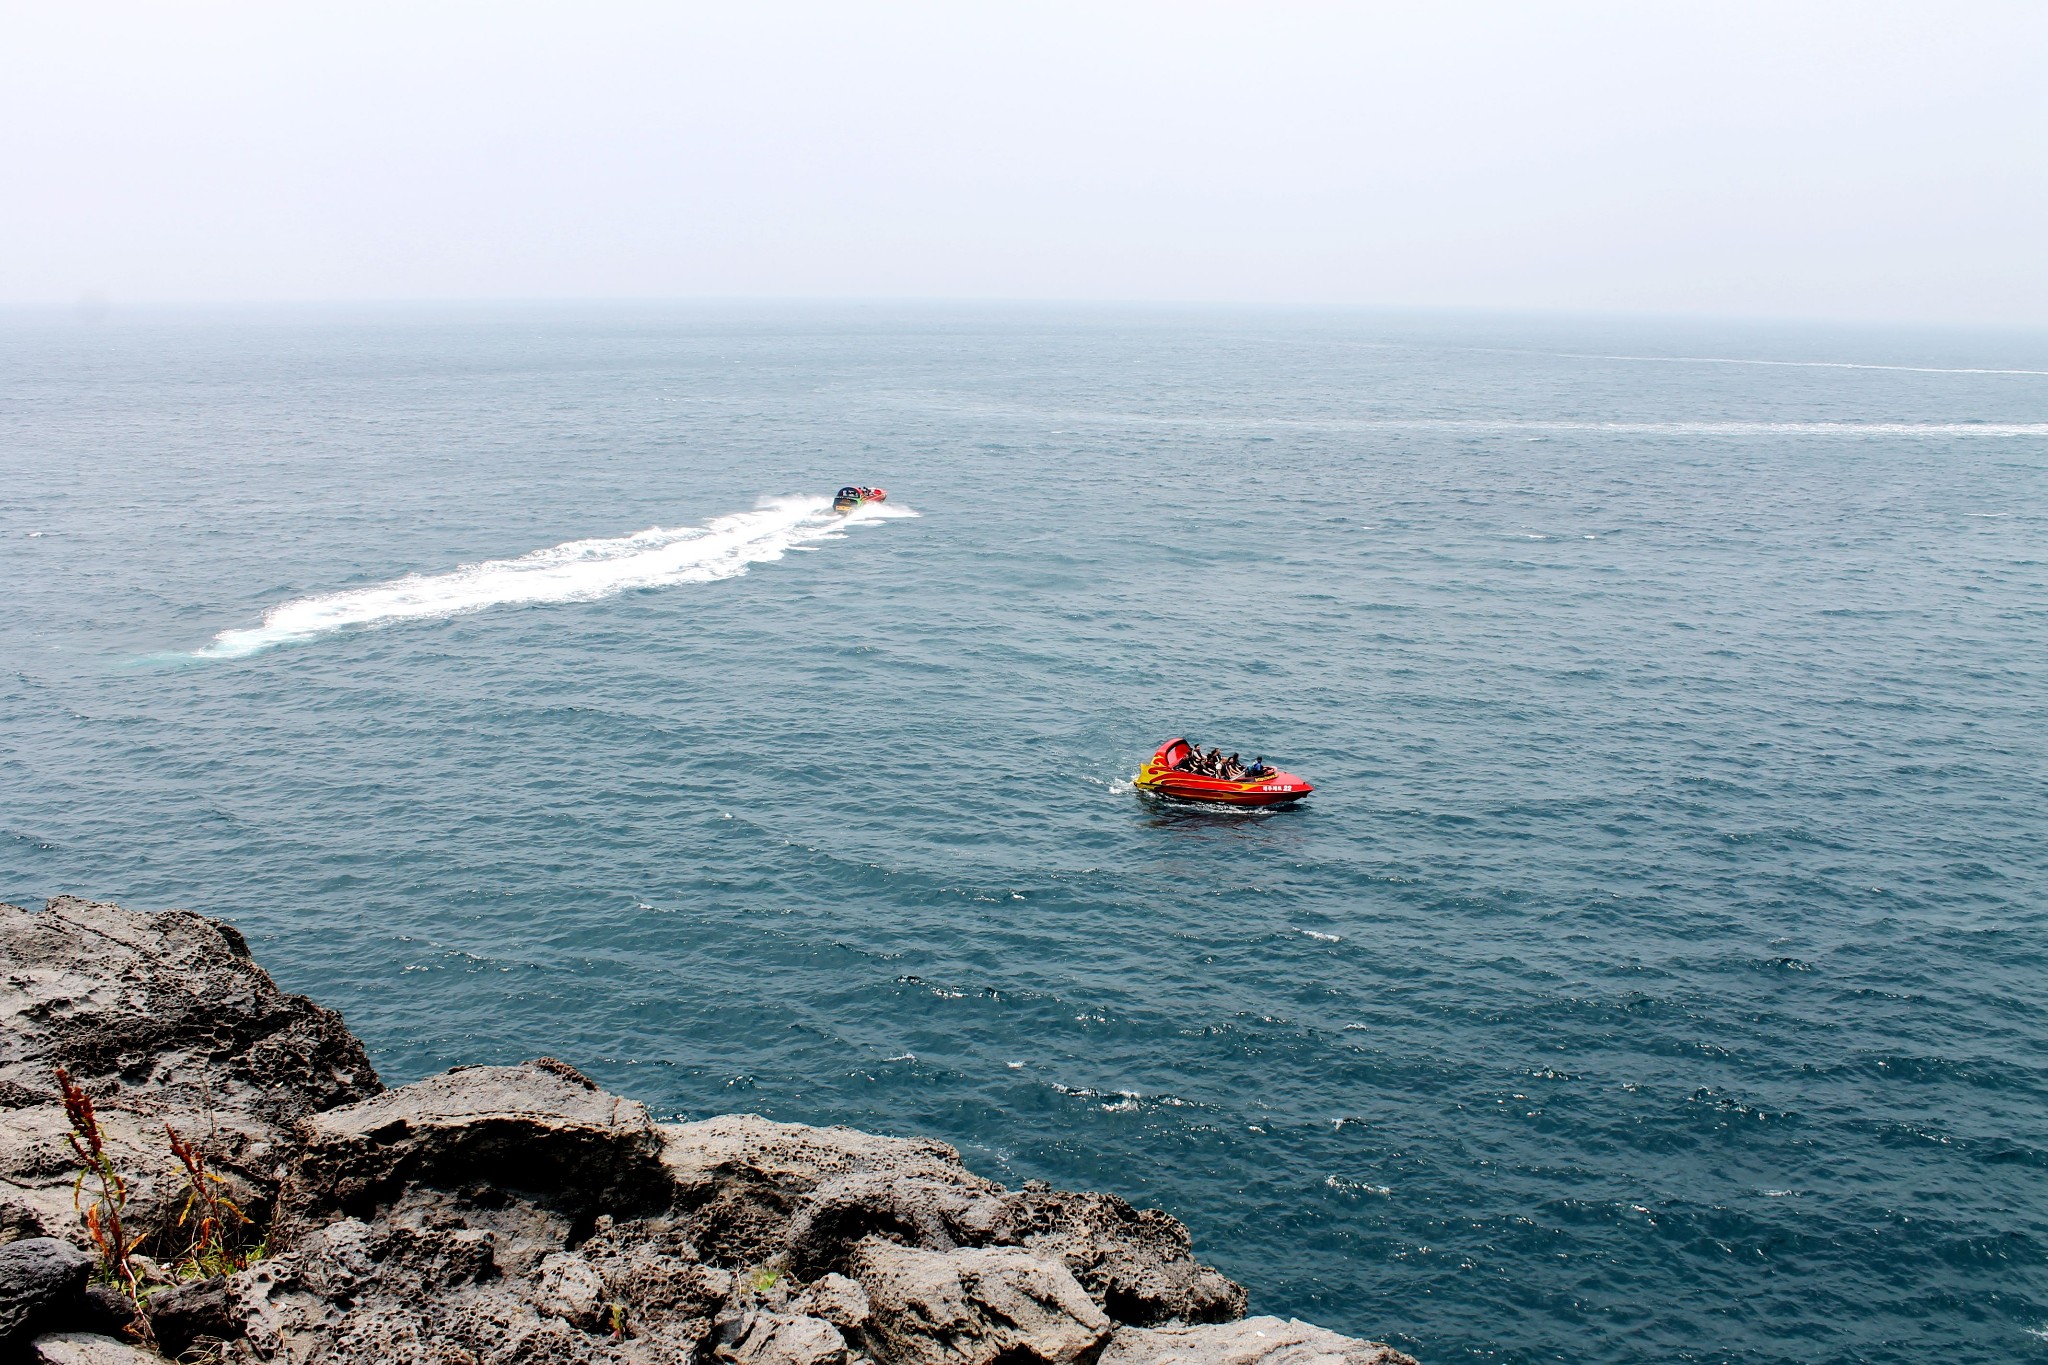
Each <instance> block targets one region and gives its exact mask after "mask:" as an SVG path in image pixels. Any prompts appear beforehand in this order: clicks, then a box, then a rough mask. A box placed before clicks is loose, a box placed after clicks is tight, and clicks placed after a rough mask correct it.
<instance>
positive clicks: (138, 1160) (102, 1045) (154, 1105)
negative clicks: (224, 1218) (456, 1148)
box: [0, 896, 380, 1237]
mask: <svg viewBox="0 0 2048 1365" xmlns="http://www.w3.org/2000/svg"><path fill="white" fill-rule="evenodd" d="M60 1066H61V1067H64V1068H66V1069H67V1070H68V1071H69V1072H70V1073H71V1075H72V1076H73V1077H74V1078H75V1079H76V1080H77V1081H78V1082H79V1084H80V1085H82V1086H83V1087H84V1088H85V1090H86V1091H87V1093H88V1094H90V1095H91V1096H92V1097H93V1100H94V1102H95V1105H96V1106H97V1109H98V1112H99V1118H100V1123H101V1126H102V1128H103V1130H104V1131H105V1134H106V1140H107V1145H108V1150H109V1153H110V1154H111V1155H112V1157H113V1159H114V1161H115V1164H116V1165H117V1166H118V1167H119V1168H120V1169H121V1170H122V1171H124V1172H125V1173H127V1175H128V1177H129V1182H130V1189H129V1194H130V1199H131V1208H130V1219H129V1221H130V1222H131V1223H132V1224H133V1225H135V1226H138V1227H160V1226H163V1225H164V1224H165V1222H166V1221H167V1219H168V1217H169V1216H170V1215H172V1214H174V1212H175V1209H174V1204H175V1203H176V1202H177V1201H178V1199H179V1198H180V1196H181V1195H182V1189H183V1182H182V1179H181V1177H180V1175H179V1172H178V1170H177V1166H176V1163H175V1161H174V1159H173V1158H172V1156H171V1153H170V1146H169V1142H168V1139H167V1137H166V1135H165V1133H164V1125H165V1123H166V1122H169V1123H172V1124H174V1125H175V1126H176V1127H177V1129H178V1131H179V1133H180V1134H181V1135H182V1136H184V1137H186V1138H188V1139H203V1140H204V1143H205V1146H206V1148H207V1150H208V1152H209V1154H210V1155H211V1157H212V1158H213V1164H214V1166H215V1168H216V1170H218V1171H219V1172H220V1173H221V1174H223V1175H224V1176H226V1177H228V1178H229V1179H230V1180H231V1182H232V1191H233V1193H234V1195H236V1196H237V1197H238V1198H239V1199H240V1200H242V1201H244V1202H245V1203H246V1204H247V1205H248V1206H250V1207H251V1208H252V1209H259V1210H260V1209H261V1208H263V1207H264V1206H266V1205H267V1204H268V1202H269V1199H270V1197H271V1195H272V1194H273V1193H274V1192H275V1190H276V1185H277V1179H278V1176H279V1174H280V1172H281V1169H282V1167H283V1166H284V1165H285V1164H286V1163H287V1162H289V1161H290V1160H291V1159H292V1157H293V1156H294V1155H295V1154H296V1151H297V1146H298V1144H297V1140H296V1138H295V1137H294V1135H293V1132H292V1125H293V1124H294V1123H296V1122H297V1120H299V1119H301V1118H303V1117H305V1116H306V1115H308V1114H311V1113H314V1112H317V1111H318V1110H321V1109H325V1108H328V1107H330V1106H332V1105H336V1104H341V1103H345V1102H347V1101H349V1100H354V1099H360V1098H362V1097H363V1096H365V1095H370V1094H374V1093H375V1092H376V1091H377V1090H378V1089H380V1086H379V1084H378V1081H377V1073H376V1071H375V1070H374V1069H372V1068H371V1066H370V1060H369V1057H368V1056H367V1055H366V1054H365V1053H364V1051H363V1046H362V1044H361V1043H359V1042H357V1041H356V1039H355V1037H354V1035H352V1034H351V1033H350V1032H349V1031H348V1029H347V1027H346V1026H345V1025H344V1024H343V1023H342V1021H341V1016H340V1015H338V1014H336V1013H334V1012H333V1011H332V1010H328V1009H323V1008H322V1007H321V1006H319V1005H316V1004H314V1003H313V1002H312V1001H310V1000H308V999H306V998H305V997H304V996H300V995H288V994H286V993H285V992H283V991H280V990H279V989H278V988H277V986H276V984H275V983H274V982H272V981H271V979H270V977H269V975H268V974H267V973H265V972H264V971H263V969H262V968H260V967H258V966H257V965H256V964H255V963H254V962H252V961H250V959H249V948H248V945H247V943H245V942H244V941H243V939H242V936H241V934H239V933H237V932H236V931H235V930H233V929H231V928H229V927H228V926H227V925H225V924H221V923H218V922H217V921H214V920H210V919H206V918H204V917H203V916H200V915H195V914H191V913H189V912H187V911H183V910H167V911H163V912H161V913H158V914H136V913H134V912H131V911H128V910H123V909H122V908H121V907H119V906H117V905H109V904H105V903H100V902H93V901H85V900H79V899H77V898H76V897H71V896H60V897H58V898H57V899H55V900H53V901H51V902H50V903H49V907H48V908H47V909H45V910H43V911H42V912H41V913H34V912H31V911H28V910H24V909H22V908H21V907H19V906H14V905H0V1237H4V1236H7V1235H10V1234H11V1235H14V1236H30V1235H35V1234H38V1233H48V1234H58V1235H62V1234H66V1233H70V1232H72V1231H74V1230H75V1229H77V1228H78V1226H79V1218H78V1213H77V1210H76V1208H75V1207H74V1206H73V1203H72V1178H73V1176H74V1175H75V1174H76V1166H75V1165H74V1163H73V1159H72V1156H71V1152H70V1149H69V1147H68V1145H67V1144H66V1142H65V1136H64V1135H65V1133H66V1132H67V1131H68V1125H67V1123H66V1121H65V1117H64V1108H63V1104H62V1101H61V1099H60V1097H59V1093H58V1088H57V1083H56V1079H55V1072H56V1069H57V1068H58V1067H60Z"/></svg>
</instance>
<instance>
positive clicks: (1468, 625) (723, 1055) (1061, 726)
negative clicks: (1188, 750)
mask: <svg viewBox="0 0 2048 1365" xmlns="http://www.w3.org/2000/svg"><path fill="white" fill-rule="evenodd" d="M1648 361H1658V362H1668V363H1654V364H1653V363H1645V362H1648ZM2044 371H2048V340H2044V339H2043V338H2040V337H2028V336H2024V335H2020V334H2003V335H1996V334H1991V335H1969V334H1963V333H1925V334H1915V333H1907V332H1879V331H1860V332H1839V331H1835V332H1830V331H1826V330H1821V329H1804V330H1801V329H1790V328H1785V329H1776V330H1764V329H1759V328H1747V329H1745V328H1739V327H1734V326H1710V325H1707V324H1688V325H1680V324H1657V325H1652V324H1647V323H1644V324H1621V323H1597V322H1587V321H1581V322H1563V321H1559V322H1542V321H1530V320H1488V319H1484V318H1462V319H1431V318H1426V317H1410V318H1399V317H1373V316H1366V315H1360V316H1356V317H1350V318H1339V317H1317V316H1311V315H1291V316H1281V315H1258V314H1251V313H1243V314H1225V313H1220V312H1218V313H1198V312H1179V313H1170V314H1167V313H1152V314H1148V313H1143V312H1138V311H1127V312H1111V311H1097V312H1091V313H1080V312H1059V311H1056V310H1049V309H1044V310H1028V309H1010V310H1006V311H994V310H989V311H981V312H974V311H968V310H954V311H942V310H925V311H921V312H920V311H915V310H908V309H904V310H895V311H891V310H886V309H879V308H866V309H857V308H851V307H849V308H841V309H830V308H822V307H816V308H804V307H796V306H794V305H792V306H788V307H782V308H757V309H743V308H738V307H734V308H725V309H711V308H701V309H695V310H683V309H669V310H662V309H651V308H650V309H639V310H626V309H619V310H611V311H599V310H582V311H577V310H569V309H558V310H552V311H550V310H543V309H528V310H512V309H503V310H495V311H494V310H471V311H469V312H465V313H453V312H449V313H441V314H435V313H430V312H425V311H418V312H386V313H369V312H359V313H342V312H335V313H330V314H314V313H291V314H287V313H278V314H268V315H263V314H251V315H247V316H240V317H235V316H219V315H217V316H209V317H199V316H180V315H172V314H165V315H158V316H137V317H134V318H130V319H127V320H118V319H117V320H116V321H115V322H113V323H109V324H107V325H103V326H86V325H54V324H44V323H39V322H35V321H33V320H22V319H15V320H11V321H7V322H5V323H0V380H4V382H0V463H4V466H5V472H6V475H7V478H6V480H5V485H4V488H0V586H4V591H5V602H6V609H5V611H4V612H0V646H4V648H5V651H6V657H7V667H6V669H5V670H4V672H0V792H4V793H5V795H4V798H0V898H4V899H7V900H12V901H17V902H32V901H34V900H35V899H36V898H39V897H42V896H46V895H50V894H55V893H60V892H77V893H81V894H88V895H94V896H99V897H104V898H108V899H118V900H121V901H123V902H126V903H128V904H131V905H134V906H138V907H157V906H169V905H181V906H188V907H191V908H194V909H199V910H203V911H206V912H208V913H212V914H216V915H220V916H222V917H224V918H227V919H230V920H232V921H234V922H235V923H236V924H238V925H240V926H241V927H242V928H243V929H244V930H246V931H247V932H248V933H249V935H250V938H251V940H252V943H253V946H254V947H255V950H256V951H257V953H258V955H259V956H260V957H261V959H262V960H263V961H264V963H265V964H266V965H267V966H269V967H270V968H271V969H272V970H273V972H274V973H275V974H276V975H277V977H278V978H279V980H280V982H281V983H282V984H284V985H285V986H287V987H288V988H290V989H294V990H301V991H306V992H309V993H311V994H313V995H314V996H316V997H317V998H319V999H321V1000H323V1001H325V1002H326V1003H329V1004H332V1005H334V1006H336V1007H338V1008H340V1009H341V1010H343V1011H344V1012H345V1013H346V1014H347V1016H348V1018H349V1021H350V1022H351V1024H352V1025H353V1026H354V1027H355V1028H356V1030H357V1031H358V1032H359V1033H361V1034H362V1035H363V1037H364V1038H365V1040H366V1041H367V1042H368V1043H369V1044H370V1046H371V1048H372V1050H373V1053H374V1055H375V1057H376V1060H377V1063H378V1065H379V1067H380V1068H381V1069H382V1070H383V1071H384V1074H385V1075H386V1077H387V1079H389V1080H392V1081H394V1082H395V1081H403V1080H407V1079H411V1078H413V1077H417V1076H419V1075H422V1074H425V1073H428V1072H431V1071H434V1070H437V1069H439V1068H442V1067H446V1066H448V1065H451V1064H454V1063H457V1062H483V1061H509V1060H514V1059H518V1058H523V1057H529V1056H534V1055H539V1054H542V1053H549V1054H553V1055H557V1056H560V1057H563V1058H565V1059H567V1060H570V1061H572V1062H574V1063H575V1064H577V1065H578V1066H581V1067H583V1068H585V1069H586V1070H588V1071H589V1072H590V1073H591V1074H592V1075H593V1076H595V1077H597V1078H599V1079H600V1080H601V1081H603V1082H604V1083H605V1084H607V1085H609V1086H611V1087H613V1088H615V1089H618V1090H621V1091H623V1092H626V1093H629V1094H631V1095H634V1096H637V1097H639V1098H642V1099H645V1100H647V1101H648V1102H649V1103H650V1104H652V1105H653V1106H654V1107H655V1108H656V1109H657V1110H659V1111H661V1112H663V1113H664V1114H670V1115H703V1114H708V1113H714V1112H725V1111H732V1110H747V1111H753V1112H757V1113H762V1114H767V1115H771V1116H773V1117H776V1118H781V1119H789V1120H798V1121H806V1122H844V1123H852V1124H857V1125H860V1126H862V1127H867V1128H872V1129H877V1130H881V1131H888V1132H897V1133H925V1134H932V1135H936V1136H940V1137H943V1138H945V1139H947V1140H949V1141H951V1142H953V1143H955V1144H957V1145H958V1146H959V1147H960V1148H961V1149H962V1150H963V1152H964V1154H965V1155H966V1157H967V1159H968V1160H969V1162H970V1163H972V1164H973V1165H975V1166H976V1167H977V1168H979V1169H981V1170H983V1171H985V1172H986V1173H988V1174H990V1175H992V1176H995V1177H996V1178H998V1179H1002V1180H1006V1181H1018V1180H1023V1179H1027V1178H1043V1179H1047V1180H1050V1181H1053V1182H1054V1183H1056V1184H1060V1185H1065V1186H1069V1187H1080V1188H1100V1189H1106V1190H1112V1191H1115V1192H1117V1193H1119V1194H1122V1195H1124V1196H1126V1197H1128V1198H1130V1199H1131V1200H1133V1201H1134V1202H1138V1203H1141V1204H1153V1205H1158V1206H1161V1207H1164V1208H1166V1209H1169V1210H1171V1211H1172V1212H1174V1213H1175V1214H1177V1215H1178V1216H1180V1217H1182V1218H1184V1219H1186V1220H1187V1222H1188V1223H1189V1224H1190V1225H1191V1227H1192V1228H1193V1231H1194V1235H1195V1238H1196V1242H1197V1246H1198V1248H1199V1249H1200V1250H1201V1251H1202V1252H1203V1253H1204V1254H1205V1256H1206V1257H1207V1258H1209V1259H1211V1260H1213V1261H1214V1262H1216V1263H1217V1264H1218V1265H1220V1266H1221V1267H1222V1268H1223V1269H1224V1270H1225V1271H1227V1272H1228V1273H1230V1274H1231V1275H1233V1276H1236V1277H1237V1278H1239V1279H1241V1280H1243V1281H1244V1282H1246V1283H1247V1284H1248V1285H1249V1286H1250V1288H1251V1290H1252V1295H1253V1306H1254V1309H1255V1310H1256V1311H1261V1312H1276V1313H1283V1314H1294V1315H1299V1316H1302V1317H1306V1318H1310V1319H1313V1320H1316V1321H1319V1322H1323V1323H1327V1324H1329V1325H1331V1326H1334V1327H1338V1328H1341V1329H1344V1330H1347V1331H1353V1332H1361V1333H1372V1334H1376V1335H1385V1336H1388V1337H1390V1338H1391V1339H1392V1340H1394V1341H1395V1342H1396V1343H1398V1344H1400V1345H1402V1346H1403V1347H1404V1348H1406V1349H1408V1350H1410V1351H1413V1352H1415V1353H1416V1354H1418V1355H1419V1356H1421V1357H1422V1358H1423V1359H1424V1360H1425V1362H1427V1363H1428V1365H1448V1363H1449V1362H1455V1361H1545V1360H1573V1361H1589V1362H1616V1363H1619V1362H1635V1361H1645V1360H1660V1361H1661V1360H1670V1361H1730V1362H1736V1361H1740V1362H1781V1361H1782V1362H1832V1361H1845V1362H1846V1361H1897V1362H1906V1361H1917V1360H1922V1359H1927V1358H1939V1359H1943V1360H1951V1361H2015V1360H2028V1359H2035V1360H2048V991H2044V982H2048V901H2044V888H2048V875H2044V874H2048V725H2044V720H2048V715H2044V711H2048V708H2044V704H2043V699H2044V698H2048V377H2044ZM848 481H854V482H861V483H877V484H882V485H886V486H887V487H888V488H889V489H890V490H891V493H892V502H894V503H896V504H899V505H900V504H903V503H907V504H908V505H909V506H911V507H915V508H916V509H917V513H918V515H916V516H915V517H912V516H908V515H902V514H900V513H898V514H894V515H885V514H879V513H878V514H874V515H872V516H869V515H864V516H863V517H862V518H861V519H860V521H861V523H862V524H859V525H856V526H853V527H849V526H848V525H847V524H846V522H844V521H843V520H841V519H839V518H834V517H832V516H830V515H829V513H828V512H826V511H825V510H824V506H825V504H824V502H823V497H824V495H826V494H829V493H830V491H831V490H832V489H833V488H834V487H836V486H837V485H839V484H841V483H844V482H848ZM548 547H552V548H548ZM1177 732H1188V733H1192V734H1193V735H1195V736H1196V737H1197V738H1200V739H1202V740H1204V741H1209V742H1215V743H1220V744H1223V745H1224V747H1225V748H1226V749H1230V748H1236V749H1242V750H1243V751H1244V752H1245V753H1246V754H1247V755H1249V754H1251V753H1253V752H1258V753H1263V754H1264V755H1266V756H1267V757H1268V758H1269V759H1272V760H1274V761H1276V762H1279V763H1281V764H1283V765H1284V766H1286V767H1288V768H1290V769H1292V770H1294V771H1297V772H1300V773H1302V774H1304V775H1306V776H1308V777H1309V778H1310V779H1311V780H1313V781H1314V782H1316V783H1317V784H1318V787H1319V790H1318V791H1317V794H1316V795H1315V797H1314V798H1312V800H1311V801H1310V802H1309V803H1307V804H1306V805H1305V806H1304V807H1302V808H1300V809H1297V810H1293V811H1287V812H1281V813H1269V814H1264V815H1242V814H1230V813H1216V812H1211V811H1205V810H1198V809H1189V808H1174V807H1166V806H1155V805H1149V804H1146V803H1145V802H1144V801H1142V800H1141V799H1140V798H1139V797H1137V796H1136V795H1135V794H1134V793H1133V792H1132V791H1131V789H1130V786H1129V778H1130V775H1131V774H1132V772H1134V771H1135V769H1136V767H1137V765H1138V763H1139V761H1140V760H1141V759H1142V757H1143V756H1144V755H1145V754H1146V753H1147V752H1148V751H1149V750H1150V749H1151V747H1152V746H1153V745H1154V744H1155V743H1157V742H1158V740H1160V739H1161V738H1164V737H1165V736H1166V735H1168V734H1172V733H1177Z"/></svg>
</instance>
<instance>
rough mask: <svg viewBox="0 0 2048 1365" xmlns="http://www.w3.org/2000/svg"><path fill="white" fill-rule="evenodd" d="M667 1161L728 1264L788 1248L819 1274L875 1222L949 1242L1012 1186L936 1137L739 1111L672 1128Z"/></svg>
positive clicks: (715, 1256) (880, 1228)
mask: <svg viewBox="0 0 2048 1365" xmlns="http://www.w3.org/2000/svg"><path fill="white" fill-rule="evenodd" d="M663 1137H664V1140H665V1147H664V1150H663V1161H664V1163H665V1164H666V1166H667V1167H668V1171H669V1176H670V1179H671V1180H672V1181H673V1185H674V1189H675V1197H676V1203H677V1206H678V1208H680V1209H682V1210H684V1211H686V1212H687V1213H688V1214H689V1215H690V1218H689V1228H690V1233H691V1238H692V1241H693V1242H694V1243H695V1244H696V1246H697V1247H698V1248H699V1249H700V1251H701V1252H702V1253H703V1254H704V1255H705V1256H706V1257H707V1258H709V1259H711V1260H714V1261H717V1262H718V1263H720V1264H724V1265H736V1266H739V1265H753V1264H758V1263H760V1262H763V1261H765V1260H768V1259H771V1258H781V1259H782V1260H784V1261H786V1262H787V1263H788V1264H789V1265H790V1268H791V1269H792V1270H793V1271H795V1272H796V1273H798V1274H801V1275H805V1276H809V1275H812V1274H816V1273H820V1272H823V1271H826V1270H840V1269H844V1268H845V1265H844V1263H845V1258H846V1254H847V1253H848V1252H849V1251H851V1249H852V1247H853V1245H854V1244H855V1243H857V1242H859V1241H860V1240H861V1239H862V1238H863V1237H866V1236H868V1235H870V1234H871V1233H878V1232H879V1233H883V1234H884V1235H888V1236H891V1237H893V1238H895V1239H896V1240H900V1241H906V1242H908V1243H910V1244H911V1245H915V1246H924V1247H928V1248H931V1249H934V1250H943V1249H946V1248H949V1247H952V1246H955V1245H958V1244H959V1242H960V1240H961V1236H962V1235H965V1236H967V1237H968V1239H969V1240H986V1237H985V1236H983V1237H974V1236H973V1235H972V1234H969V1233H966V1232H965V1229H966V1228H967V1227H968V1226H970V1225H972V1224H974V1223H975V1220H976V1217H977V1214H976V1212H975V1211H976V1210H977V1209H978V1208H979V1209H983V1210H985V1213H986V1219H985V1220H984V1221H988V1220H993V1218H994V1217H995V1216H996V1215H998V1214H999V1213H1000V1209H1001V1205H1000V1202H999V1198H998V1197H999V1196H1000V1195H1001V1193H1002V1187H1001V1186H999V1185H997V1184H995V1183H994V1182H993V1181H989V1180H983V1179H981V1178H980V1177H978V1176H975V1175H973V1174H971V1173H969V1172H968V1171H967V1169H966V1168H965V1167H963V1166H962V1165H961V1164H960V1154H959V1153H958V1152H956V1151H954V1150H953V1149H952V1148H951V1147H949V1146H947V1145H946V1144H945V1143H943V1142H935V1141H932V1140H931V1139H929V1138H892V1137H878V1136H876V1135H875V1134H873V1133H863V1132H859V1131H857V1130H855V1129H852V1128H814V1127H808V1126H806V1125H804V1124H798V1123H775V1122H772V1121H770V1120H768V1119H764V1118H758V1117H756V1116H754V1115H752V1114H730V1115H725V1116H723V1117H720V1118H714V1119H706V1120H703V1121H702V1122H699V1123H682V1124H671V1125H669V1126H667V1127H666V1128H665V1129H664V1130H663Z"/></svg>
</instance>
